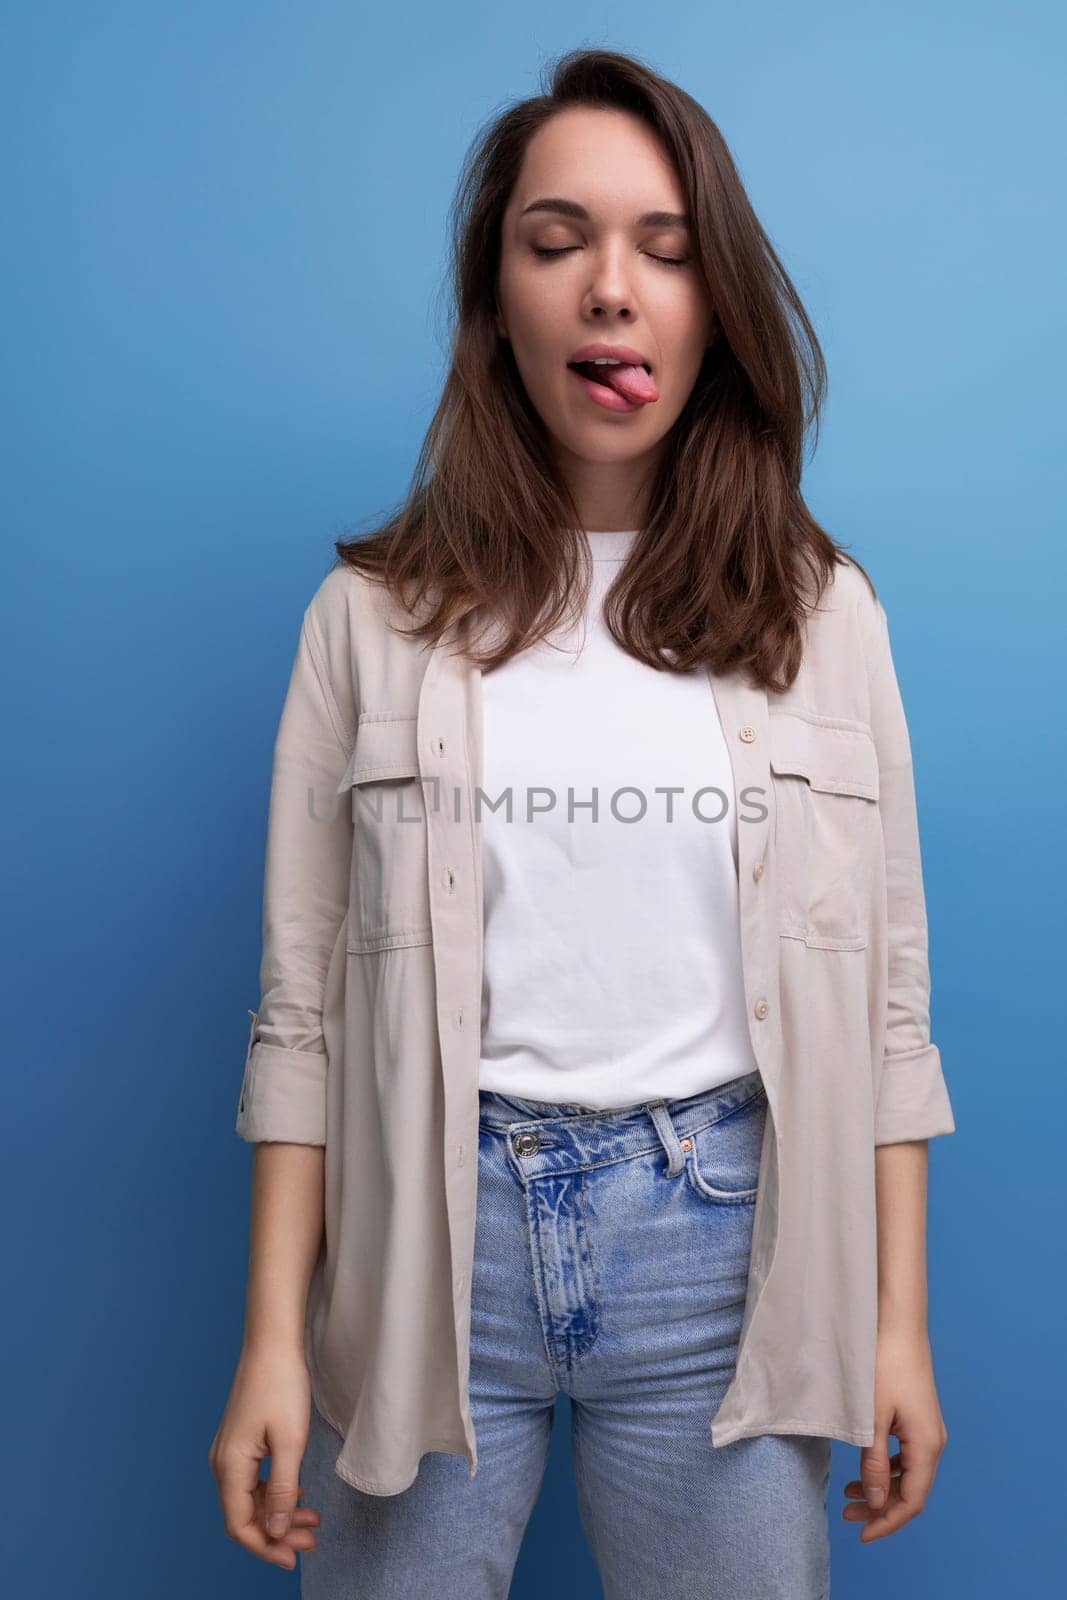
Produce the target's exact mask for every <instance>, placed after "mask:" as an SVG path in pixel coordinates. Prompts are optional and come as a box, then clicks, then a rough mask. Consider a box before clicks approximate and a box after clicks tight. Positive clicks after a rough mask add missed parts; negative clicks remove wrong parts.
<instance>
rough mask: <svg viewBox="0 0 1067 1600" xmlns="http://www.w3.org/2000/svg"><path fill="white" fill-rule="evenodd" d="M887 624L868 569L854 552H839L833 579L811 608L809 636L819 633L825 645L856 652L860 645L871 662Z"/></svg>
mask: <svg viewBox="0 0 1067 1600" xmlns="http://www.w3.org/2000/svg"><path fill="white" fill-rule="evenodd" d="M885 627H886V615H885V609H884V607H883V605H882V602H881V600H880V599H879V598H878V594H877V591H876V588H875V585H874V580H873V579H872V578H871V577H870V575H869V574H868V572H867V571H866V570H865V569H864V568H863V567H861V566H860V565H859V564H858V562H856V561H854V560H853V559H852V558H851V556H848V555H845V554H842V555H840V556H839V559H838V561H837V563H836V564H835V566H834V568H833V570H832V572H831V574H830V577H829V579H828V580H827V582H826V585H825V587H824V589H823V591H822V594H821V595H820V597H819V600H818V604H817V605H815V606H814V607H812V608H811V610H810V613H809V617H808V629H809V636H810V635H811V634H812V633H814V634H816V635H817V636H818V637H819V638H820V640H821V642H822V644H823V646H824V648H834V647H835V646H838V647H839V648H840V649H842V650H844V651H847V652H852V653H854V652H855V651H856V649H857V648H859V650H860V651H861V653H862V655H863V657H864V659H865V661H866V662H867V663H868V664H870V662H871V661H872V660H873V659H874V658H875V656H876V655H877V652H878V644H879V640H880V638H881V636H882V635H883V633H884V631H885Z"/></svg>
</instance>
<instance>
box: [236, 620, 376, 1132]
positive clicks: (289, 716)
mask: <svg viewBox="0 0 1067 1600" xmlns="http://www.w3.org/2000/svg"><path fill="white" fill-rule="evenodd" d="M327 659H328V658H327V654H326V652H325V651H324V648H323V645H322V641H321V638H320V635H319V632H318V629H317V626H316V622H315V618H314V614H313V610H312V607H311V606H309V607H308V609H307V611H306V612H305V614H304V620H303V624H302V627H301V631H300V638H299V643H298V645H297V650H296V658H295V660H294V662H293V667H292V673H291V676H290V679H289V687H288V690H287V693H286V697H285V702H284V705H283V707H282V713H281V719H280V722H279V725H278V732H277V736H276V739H275V745H274V760H273V768H272V774H271V787H270V805H269V813H268V822H267V850H266V862H265V869H264V876H263V943H262V956H261V961H260V972H259V991H260V1003H259V1009H258V1011H249V1012H248V1016H249V1019H250V1026H249V1030H248V1045H247V1050H246V1053H245V1064H244V1075H243V1078H242V1081H241V1092H240V1101H239V1105H238V1111H237V1122H236V1131H237V1133H238V1134H239V1135H240V1136H241V1138H242V1139H247V1140H249V1141H251V1142H256V1141H260V1140H277V1141H281V1142H284V1143H291V1144H311V1145H324V1144H325V1143H326V1060H327V1058H326V1047H325V1041H324V1037H323V1028H322V1015H323V1001H324V996H325V989H326V978H327V972H328V969H329V964H330V959H331V956H332V954H333V949H334V945H335V943H336V940H337V935H338V932H339V930H340V927H341V924H342V922H343V920H344V917H345V914H346V912H347V909H348V887H349V870H350V864H351V856H352V816H351V810H350V808H349V807H348V806H345V805H343V804H341V803H340V802H339V801H338V798H337V794H336V790H337V785H338V783H339V782H340V779H341V777H342V775H343V773H344V770H345V766H346V764H347V759H348V749H349V745H350V743H351V740H352V738H353V737H354V735H353V734H352V732H351V729H350V726H349V720H350V719H349V717H348V716H346V713H345V711H344V710H343V709H342V707H341V705H340V704H339V699H338V695H337V694H336V693H335V690H334V688H333V687H332V686H331V681H330V674H329V670H328V667H327Z"/></svg>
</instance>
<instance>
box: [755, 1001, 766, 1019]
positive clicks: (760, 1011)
mask: <svg viewBox="0 0 1067 1600" xmlns="http://www.w3.org/2000/svg"><path fill="white" fill-rule="evenodd" d="M752 1010H753V1011H754V1012H755V1014H756V1016H757V1017H758V1018H759V1020H760V1021H761V1022H762V1021H763V1019H764V1017H765V1016H766V1015H767V1012H768V1011H769V1010H770V1007H769V1006H768V1004H767V1002H766V1000H757V1001H756V1004H755V1005H754V1006H753V1007H752Z"/></svg>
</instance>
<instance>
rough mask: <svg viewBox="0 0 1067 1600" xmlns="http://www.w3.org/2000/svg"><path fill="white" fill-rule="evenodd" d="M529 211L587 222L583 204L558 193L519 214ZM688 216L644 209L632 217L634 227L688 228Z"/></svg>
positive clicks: (533, 204)
mask: <svg viewBox="0 0 1067 1600" xmlns="http://www.w3.org/2000/svg"><path fill="white" fill-rule="evenodd" d="M531 211H552V212H554V213H555V214H556V215H557V216H561V217H574V218H575V219H576V220H577V221H579V222H588V221H589V213H588V211H587V210H586V209H585V207H584V206H580V205H579V204H578V202H577V201H576V200H564V199H562V198H561V197H560V196H558V195H547V196H546V197H545V198H544V199H543V200H534V201H532V202H531V204H530V205H528V206H526V207H525V208H524V210H522V211H521V212H520V213H519V215H520V216H521V217H525V216H528V215H529V213H530V212H531ZM689 225H690V223H689V218H688V217H687V216H685V215H684V213H682V212H681V211H645V212H643V213H642V214H641V216H639V217H635V218H634V227H636V228H688V227H689Z"/></svg>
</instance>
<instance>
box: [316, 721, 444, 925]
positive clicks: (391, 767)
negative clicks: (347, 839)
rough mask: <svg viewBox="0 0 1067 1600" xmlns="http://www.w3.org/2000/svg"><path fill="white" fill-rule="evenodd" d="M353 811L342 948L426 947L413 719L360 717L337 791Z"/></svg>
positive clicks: (426, 896)
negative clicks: (345, 939)
mask: <svg viewBox="0 0 1067 1600" xmlns="http://www.w3.org/2000/svg"><path fill="white" fill-rule="evenodd" d="M337 793H338V794H339V795H340V796H341V797H342V803H345V804H348V805H350V806H351V808H352V873H351V883H350V886H349V910H348V949H349V950H350V951H352V952H354V953H356V954H360V955H365V954H370V953H372V952H374V951H380V950H392V949H396V948H397V947H399V946H403V945H417V944H429V943H430V941H431V931H430V888H429V875H428V865H427V854H426V797H425V792H424V788H423V785H422V784H421V782H420V779H419V760H418V740H417V732H416V719H415V718H414V717H378V716H376V715H373V714H370V715H366V714H365V715H364V716H363V717H361V718H360V721H359V726H358V728H357V730H356V743H355V748H354V749H353V751H352V755H351V757H350V759H349V762H348V767H347V769H346V771H345V775H344V777H343V778H342V779H341V782H340V783H339V784H338V786H337Z"/></svg>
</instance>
